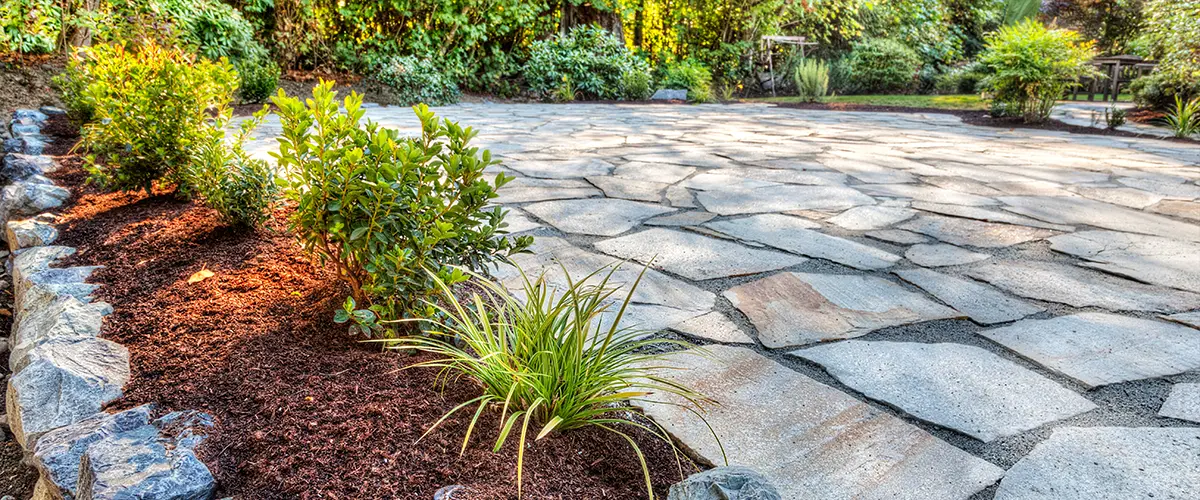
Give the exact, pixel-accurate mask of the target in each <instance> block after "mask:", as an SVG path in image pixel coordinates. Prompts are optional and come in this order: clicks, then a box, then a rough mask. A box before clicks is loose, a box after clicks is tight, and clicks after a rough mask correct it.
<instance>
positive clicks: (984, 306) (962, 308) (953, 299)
mask: <svg viewBox="0 0 1200 500" xmlns="http://www.w3.org/2000/svg"><path fill="white" fill-rule="evenodd" d="M893 272H894V273H896V275H897V276H899V277H900V278H902V279H903V280H904V281H907V282H909V283H912V284H914V285H916V286H918V287H920V288H921V289H922V290H925V291H926V292H928V293H929V294H930V295H933V296H934V297H937V299H938V300H940V301H942V302H945V303H946V304H948V305H949V306H950V307H953V308H954V309H956V310H958V311H959V312H961V313H963V314H966V315H967V317H969V318H971V320H972V321H974V322H976V323H980V324H983V325H992V324H996V323H1007V322H1009V321H1016V320H1018V319H1021V318H1024V317H1026V316H1029V315H1030V314H1036V313H1039V312H1042V311H1045V310H1046V309H1045V308H1044V307H1041V306H1036V305H1033V304H1030V303H1028V302H1025V301H1023V300H1020V299H1017V298H1014V297H1010V296H1008V295H1005V294H1004V293H1003V292H1001V291H999V290H996V289H995V288H992V287H990V286H987V285H984V284H982V283H978V282H975V281H971V280H966V279H961V278H956V277H954V276H949V275H946V274H942V273H939V272H937V271H931V270H929V269H901V270H896V271H893Z"/></svg>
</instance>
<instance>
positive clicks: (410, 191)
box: [271, 81, 533, 336]
mask: <svg viewBox="0 0 1200 500" xmlns="http://www.w3.org/2000/svg"><path fill="white" fill-rule="evenodd" d="M335 96H336V93H335V92H333V82H329V81H322V82H321V83H320V84H318V85H317V86H316V87H315V88H314V89H313V96H312V98H311V99H308V100H307V102H301V101H300V100H299V99H296V98H292V97H288V96H287V95H286V94H284V92H283V91H282V90H280V91H279V93H278V94H277V95H276V96H275V97H272V98H271V101H272V102H274V103H275V105H276V106H278V107H279V117H280V122H281V124H282V128H283V134H282V136H281V137H280V138H279V152H278V153H273V156H274V157H275V159H276V160H277V162H278V168H279V170H280V174H279V175H280V178H281V184H282V186H283V191H284V194H285V195H286V197H287V198H288V199H290V200H291V201H292V202H294V203H295V205H296V208H295V210H294V212H293V213H292V217H291V229H292V231H293V232H294V233H295V234H296V236H297V238H298V239H299V240H300V244H301V246H302V247H303V248H304V249H305V250H306V251H308V252H310V253H312V254H313V255H315V256H316V257H317V259H318V260H319V261H320V262H322V263H326V262H332V263H333V264H334V265H335V266H336V269H337V272H338V275H339V276H340V277H341V279H342V281H344V282H345V283H346V284H347V285H348V286H349V287H350V290H351V297H350V300H348V301H347V309H348V310H349V313H340V314H339V318H338V319H341V320H343V321H346V320H349V319H353V320H354V325H353V326H354V327H355V328H357V329H358V330H359V331H361V332H363V333H365V334H368V335H371V336H393V335H394V334H395V333H396V332H393V331H391V330H389V329H387V328H384V327H382V326H380V325H381V323H379V321H380V320H384V321H386V320H393V319H398V318H404V317H429V316H431V315H433V314H434V313H435V312H436V311H434V309H433V307H432V306H431V305H430V304H429V302H428V301H427V300H425V299H426V298H427V297H429V296H431V295H433V294H435V293H437V286H436V285H437V283H439V282H444V283H449V284H454V283H458V282H461V281H463V280H465V279H466V276H465V275H464V274H463V273H462V272H461V271H460V270H459V267H456V266H462V267H465V268H467V269H474V270H482V269H484V268H485V266H487V265H488V264H489V263H491V262H493V261H495V260H497V259H505V258H507V257H508V256H509V255H510V254H512V253H516V252H521V251H524V250H525V249H526V248H527V247H528V246H529V245H530V244H531V243H532V242H533V238H531V237H529V236H522V237H518V238H515V239H512V238H507V237H504V236H503V235H504V234H505V231H504V230H503V229H502V228H503V227H504V216H505V214H506V213H507V212H506V211H504V210H502V209H501V208H500V207H499V206H495V205H493V203H492V200H493V199H494V198H495V197H496V188H498V187H500V186H502V185H504V184H505V183H507V182H508V181H510V180H511V179H512V177H509V176H506V175H505V174H504V173H502V172H501V173H498V174H496V177H495V178H494V179H493V180H491V181H489V180H488V179H486V178H484V170H485V169H486V168H487V167H489V166H492V165H496V164H498V163H499V162H498V161H496V160H493V159H492V156H491V153H489V152H488V151H486V150H484V151H480V150H479V148H476V147H473V146H471V139H472V138H474V137H475V134H476V132H475V130H473V129H471V128H470V127H467V128H463V127H460V126H459V125H458V124H457V123H454V122H451V121H449V120H439V119H438V118H437V117H436V116H434V114H433V112H431V111H429V108H428V107H427V106H425V105H424V104H421V105H418V106H414V107H413V111H414V112H415V113H416V115H417V119H419V120H420V123H421V135H420V136H419V137H414V138H408V137H401V136H400V134H399V133H398V132H397V131H395V130H391V129H385V128H381V127H380V126H379V125H378V124H375V123H372V122H370V121H368V122H366V124H365V125H364V124H363V123H362V119H363V114H364V109H363V107H362V96H361V95H359V94H357V93H351V94H350V96H348V97H346V98H345V100H344V101H343V102H342V105H343V106H344V111H343V110H342V109H340V108H339V103H338V101H337V100H335V99H334V97H335ZM427 269H428V270H430V271H431V272H432V274H430V273H428V272H426V270H427Z"/></svg>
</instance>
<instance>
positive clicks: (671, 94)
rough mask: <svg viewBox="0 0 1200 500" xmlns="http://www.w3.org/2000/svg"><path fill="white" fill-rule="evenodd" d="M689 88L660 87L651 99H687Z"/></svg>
mask: <svg viewBox="0 0 1200 500" xmlns="http://www.w3.org/2000/svg"><path fill="white" fill-rule="evenodd" d="M687 94H688V91H687V89H682V90H681V89H658V90H657V91H655V92H654V95H652V96H650V99H652V100H656V101H686V100H687Z"/></svg>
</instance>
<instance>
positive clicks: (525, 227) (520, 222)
mask: <svg viewBox="0 0 1200 500" xmlns="http://www.w3.org/2000/svg"><path fill="white" fill-rule="evenodd" d="M504 223H505V224H507V226H506V227H504V230H505V231H508V234H517V233H524V232H526V231H532V230H534V229H539V228H541V227H543V226H542V225H541V224H538V223H537V222H534V221H533V220H532V219H530V218H529V216H527V215H525V213H524V212H521V211H520V210H509V211H508V214H507V215H505V216H504Z"/></svg>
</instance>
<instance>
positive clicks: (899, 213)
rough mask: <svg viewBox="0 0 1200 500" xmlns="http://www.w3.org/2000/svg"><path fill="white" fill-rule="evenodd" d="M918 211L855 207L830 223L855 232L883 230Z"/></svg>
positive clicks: (832, 219)
mask: <svg viewBox="0 0 1200 500" xmlns="http://www.w3.org/2000/svg"><path fill="white" fill-rule="evenodd" d="M916 213H917V212H916V211H914V210H911V209H907V208H900V207H880V206H867V207H854V208H851V209H850V210H847V211H845V212H842V213H840V214H838V215H836V216H834V217H830V218H829V220H828V222H830V223H832V224H837V225H838V226H841V227H844V228H846V229H852V230H855V231H867V230H871V229H882V228H885V227H888V226H890V225H892V224H895V223H897V222H902V221H905V220H908V219H910V218H912V216H913V215H916Z"/></svg>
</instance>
